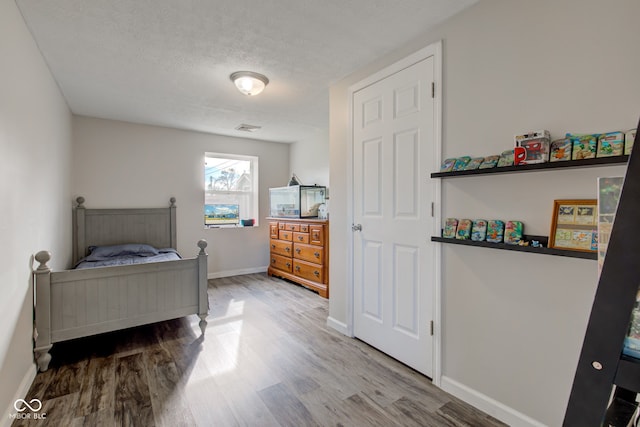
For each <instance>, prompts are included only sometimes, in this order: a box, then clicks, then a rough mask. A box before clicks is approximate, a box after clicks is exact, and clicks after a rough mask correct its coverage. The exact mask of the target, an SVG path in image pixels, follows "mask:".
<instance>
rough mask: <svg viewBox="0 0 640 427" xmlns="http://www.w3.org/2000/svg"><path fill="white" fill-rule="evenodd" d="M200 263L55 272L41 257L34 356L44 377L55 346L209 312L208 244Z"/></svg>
mask: <svg viewBox="0 0 640 427" xmlns="http://www.w3.org/2000/svg"><path fill="white" fill-rule="evenodd" d="M198 247H199V248H200V251H199V253H198V256H197V257H195V258H189V259H182V260H176V261H166V262H158V263H148V264H139V265H126V266H117V267H99V268H92V269H83V270H66V271H59V272H52V271H51V270H50V268H49V267H48V266H47V262H48V261H49V260H50V259H51V254H50V253H49V252H47V251H41V252H38V253H37V254H36V256H35V259H36V261H38V262H39V263H40V265H39V266H38V268H37V269H36V270H35V272H34V275H35V281H34V283H35V284H34V286H35V289H34V314H35V319H34V341H35V346H34V353H35V358H36V361H37V364H38V368H39V369H40V371H46V370H47V369H48V366H49V362H50V361H51V355H50V353H49V351H50V350H51V347H52V346H53V344H54V343H56V342H60V341H66V340H70V339H74V338H80V337H85V336H89V335H95V334H99V333H104V332H110V331H116V330H120V329H125V328H130V327H134V326H140V325H146V324H149V323H154V322H159V321H163V320H169V319H175V318H178V317H183V316H187V315H189V314H197V315H198V316H199V317H200V323H199V326H200V329H201V331H202V334H203V336H204V332H205V328H206V325H207V321H206V318H207V314H208V311H209V300H208V295H207V257H208V256H207V253H206V252H205V248H206V247H207V242H206V241H205V240H200V241H199V242H198Z"/></svg>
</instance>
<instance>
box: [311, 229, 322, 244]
mask: <svg viewBox="0 0 640 427" xmlns="http://www.w3.org/2000/svg"><path fill="white" fill-rule="evenodd" d="M309 243H310V244H312V245H318V246H324V227H323V226H322V225H310V226H309Z"/></svg>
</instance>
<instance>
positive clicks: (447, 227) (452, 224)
mask: <svg viewBox="0 0 640 427" xmlns="http://www.w3.org/2000/svg"><path fill="white" fill-rule="evenodd" d="M457 229H458V220H457V219H456V218H447V219H446V221H445V223H444V229H443V230H442V237H445V238H447V239H453V238H455V237H456V230H457Z"/></svg>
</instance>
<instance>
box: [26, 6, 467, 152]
mask: <svg viewBox="0 0 640 427" xmlns="http://www.w3.org/2000/svg"><path fill="white" fill-rule="evenodd" d="M475 2H476V0H229V1H227V0H17V1H16V3H17V4H18V7H19V8H20V10H21V12H22V14H23V16H24V19H25V21H26V23H27V25H28V27H29V29H30V30H31V32H32V34H33V36H34V38H35V40H36V42H37V44H38V46H39V48H40V50H41V52H42V54H43V56H44V58H45V60H46V61H47V63H48V65H49V68H50V69H51V72H52V73H53V76H54V78H55V79H56V81H57V82H58V84H59V86H60V88H61V90H62V92H63V94H64V96H65V98H66V99H67V102H68V103H69V106H70V108H71V110H72V111H73V112H74V113H75V114H79V115H86V116H92V117H100V118H107V119H115V120H124V121H130V122H136V123H146V124H154V125H161V126H168V127H174V128H179V129H190V130H196V131H202V132H209V133H216V134H222V135H233V136H241V137H251V138H256V139H263V140H267V141H280V142H295V141H299V140H303V139H305V138H306V137H308V136H309V135H311V134H314V133H317V132H322V131H323V130H326V129H327V128H328V124H329V86H330V85H331V83H333V82H336V81H338V80H339V79H341V78H342V77H344V76H346V75H348V74H350V73H351V72H353V71H355V70H357V69H359V68H360V67H362V66H364V65H366V64H368V63H370V62H372V61H374V60H375V59H377V58H379V57H381V56H383V55H385V54H387V53H389V52H391V51H392V50H393V49H394V48H397V47H399V46H402V45H403V44H405V43H407V42H408V41H410V40H411V39H413V38H414V37H416V36H418V35H419V34H420V33H422V32H424V31H425V30H426V29H427V28H428V27H430V26H433V25H435V24H437V23H439V22H441V21H443V20H445V19H446V18H448V17H449V16H451V15H453V14H455V13H457V12H458V11H460V10H462V9H464V8H466V7H468V6H470V5H471V4H473V3H475ZM239 70H250V71H256V72H259V73H262V74H265V75H266V76H267V77H268V78H269V80H270V83H269V85H268V86H267V88H266V89H265V91H264V92H263V93H262V94H261V95H259V96H256V97H247V96H244V95H242V94H240V93H239V92H238V91H237V90H236V89H235V87H234V85H233V84H232V83H231V81H230V80H229V75H230V74H231V73H232V72H234V71H239ZM241 123H247V124H251V125H257V126H262V129H261V130H259V131H258V132H256V133H251V134H247V133H246V132H239V131H236V130H235V129H234V128H235V127H237V126H238V125H240V124H241Z"/></svg>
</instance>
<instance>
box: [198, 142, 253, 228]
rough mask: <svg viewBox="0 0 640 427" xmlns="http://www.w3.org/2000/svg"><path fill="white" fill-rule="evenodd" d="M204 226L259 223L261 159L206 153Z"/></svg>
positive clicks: (234, 225) (239, 225) (238, 225)
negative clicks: (259, 171) (259, 164)
mask: <svg viewBox="0 0 640 427" xmlns="http://www.w3.org/2000/svg"><path fill="white" fill-rule="evenodd" d="M204 189H205V191H204V225H205V227H208V228H212V227H242V226H246V225H248V224H249V223H250V222H249V221H247V220H253V225H258V222H257V219H258V158H257V157H254V156H240V155H233V154H219V153H205V158H204Z"/></svg>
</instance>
